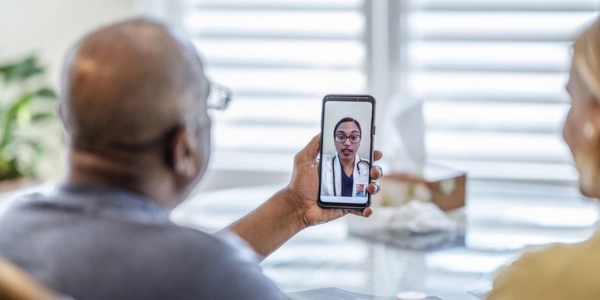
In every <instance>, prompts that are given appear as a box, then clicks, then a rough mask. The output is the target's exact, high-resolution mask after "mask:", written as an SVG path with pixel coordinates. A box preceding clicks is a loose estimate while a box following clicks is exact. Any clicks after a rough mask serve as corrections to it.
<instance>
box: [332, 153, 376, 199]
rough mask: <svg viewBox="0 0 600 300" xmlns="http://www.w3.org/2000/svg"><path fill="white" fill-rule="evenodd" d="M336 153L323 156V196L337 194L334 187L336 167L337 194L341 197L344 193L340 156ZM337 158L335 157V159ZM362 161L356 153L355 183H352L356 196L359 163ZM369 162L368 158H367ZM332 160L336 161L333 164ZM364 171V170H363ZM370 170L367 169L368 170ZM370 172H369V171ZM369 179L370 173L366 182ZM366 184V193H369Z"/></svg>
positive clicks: (353, 192)
mask: <svg viewBox="0 0 600 300" xmlns="http://www.w3.org/2000/svg"><path fill="white" fill-rule="evenodd" d="M336 156H337V153H336V154H335V155H323V157H322V158H321V159H322V160H321V166H322V168H323V169H322V170H321V196H335V195H334V189H333V183H334V180H333V168H335V191H337V196H338V197H340V196H341V195H342V169H341V166H340V163H339V160H338V158H337V157H336ZM334 158H335V159H334ZM360 161H361V158H360V157H358V154H356V158H355V159H354V172H353V176H352V178H353V184H352V196H353V197H354V196H356V184H357V183H358V180H359V174H358V163H359V162H360ZM365 161H367V162H368V160H365ZM332 162H335V163H333V164H332ZM361 171H364V170H361ZM368 171H369V170H367V172H368ZM367 174H368V173H367ZM366 181H368V175H367V179H366V180H365V182H366ZM366 188H367V186H366V184H365V195H366V194H367V191H366Z"/></svg>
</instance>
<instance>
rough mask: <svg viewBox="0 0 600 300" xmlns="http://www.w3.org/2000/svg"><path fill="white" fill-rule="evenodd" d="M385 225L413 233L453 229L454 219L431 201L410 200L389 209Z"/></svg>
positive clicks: (392, 228) (391, 228)
mask: <svg viewBox="0 0 600 300" xmlns="http://www.w3.org/2000/svg"><path fill="white" fill-rule="evenodd" d="M386 227H387V228H388V229H390V230H409V231H411V232H415V233H428V232H434V231H454V230H456V221H454V220H452V219H450V218H448V216H446V214H445V213H444V212H443V211H442V210H441V209H439V208H438V207H437V206H436V205H435V204H433V203H431V202H422V201H418V200H411V201H410V202H408V203H406V204H404V205H400V206H398V207H395V208H394V209H393V210H392V211H391V213H390V215H389V217H388V219H387V226H386Z"/></svg>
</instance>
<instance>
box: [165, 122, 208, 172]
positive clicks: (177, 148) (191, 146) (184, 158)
mask: <svg viewBox="0 0 600 300" xmlns="http://www.w3.org/2000/svg"><path fill="white" fill-rule="evenodd" d="M196 139H197V137H196V136H195V135H194V134H193V132H191V130H190V129H189V128H188V127H187V126H181V127H179V128H178V129H177V130H176V131H175V133H174V134H173V138H172V139H171V145H170V147H169V150H170V151H169V152H170V156H169V160H170V166H171V167H172V168H173V172H175V174H177V175H178V176H182V177H186V178H196V177H197V176H198V172H200V168H201V165H202V164H201V163H200V161H198V160H199V157H200V155H199V154H198V151H199V149H198V141H197V140H196Z"/></svg>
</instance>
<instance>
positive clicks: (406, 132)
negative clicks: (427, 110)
mask: <svg viewBox="0 0 600 300" xmlns="http://www.w3.org/2000/svg"><path fill="white" fill-rule="evenodd" d="M386 111H388V112H389V113H388V114H387V115H386V116H385V124H384V128H385V136H386V141H385V144H384V145H383V150H384V151H385V156H384V159H385V163H386V165H387V167H389V168H390V170H391V171H392V172H398V173H409V174H415V175H420V174H422V171H423V165H424V163H425V154H426V151H425V122H424V119H423V103H422V101H420V100H414V99H410V98H407V97H395V98H394V99H392V101H390V104H389V107H388V108H386Z"/></svg>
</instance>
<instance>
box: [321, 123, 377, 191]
mask: <svg viewBox="0 0 600 300" xmlns="http://www.w3.org/2000/svg"><path fill="white" fill-rule="evenodd" d="M361 133H362V131H361V129H360V124H359V123H358V121H356V120H355V119H353V118H343V119H341V120H340V121H339V122H337V124H336V125H335V127H334V131H333V140H334V144H335V150H336V152H337V153H336V154H335V155H323V158H322V166H323V170H321V195H322V196H338V197H366V194H365V193H364V192H361V189H360V187H361V185H362V186H363V187H364V186H365V183H367V181H368V173H367V172H368V171H369V169H370V167H369V162H368V160H364V159H361V158H360V157H358V148H360V140H361ZM357 187H358V189H357Z"/></svg>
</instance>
